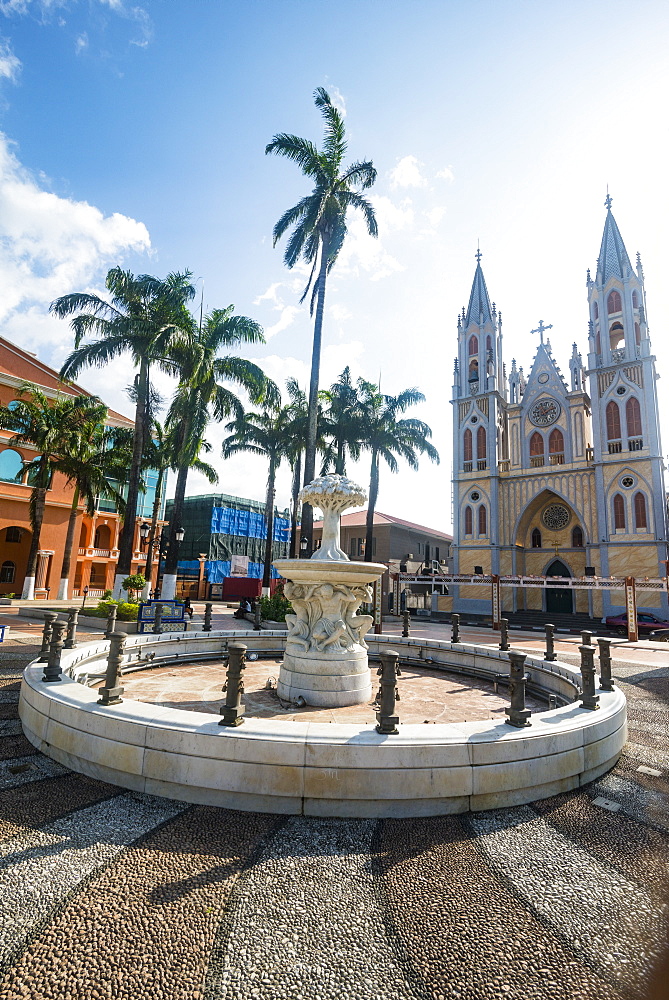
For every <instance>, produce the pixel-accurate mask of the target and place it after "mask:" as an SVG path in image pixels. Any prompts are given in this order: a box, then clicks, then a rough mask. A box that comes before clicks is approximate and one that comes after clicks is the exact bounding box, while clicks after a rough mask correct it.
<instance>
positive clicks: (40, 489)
mask: <svg viewBox="0 0 669 1000" xmlns="http://www.w3.org/2000/svg"><path fill="white" fill-rule="evenodd" d="M18 393H19V395H20V396H26V397H27V398H26V399H19V400H15V401H14V402H13V403H12V404H11V408H10V407H8V406H2V407H0V427H2V428H4V429H5V430H10V431H12V432H13V435H12V437H11V438H10V441H9V443H10V445H12V446H14V447H18V448H21V447H23V448H26V447H27V448H30V449H34V450H35V451H36V452H37V456H36V457H35V458H34V459H33V460H32V461H30V462H26V461H25V460H24V465H23V469H22V471H21V473H20V474H19V476H18V477H17V478H21V479H22V478H23V476H24V475H25V474H26V473H27V476H28V483H29V484H30V486H31V487H32V490H31V494H30V508H29V514H30V527H31V530H32V538H31V541H30V550H29V552H28V564H27V567H26V575H25V581H24V584H23V593H22V595H21V596H22V597H23V598H24V599H26V600H32V599H33V597H34V596H35V572H36V569H37V553H38V551H39V546H40V534H41V531H42V522H43V520H44V509H45V506H46V494H47V491H48V489H49V487H50V485H51V479H52V476H53V474H54V472H55V470H56V467H57V461H58V458H59V456H62V455H66V454H68V453H69V452H71V451H74V450H76V448H77V444H78V441H79V438H80V436H81V434H83V433H84V431H85V429H86V428H87V427H88V426H90V421H91V419H92V414H93V413H95V412H98V413H99V412H101V409H100V408H102V409H104V407H103V404H102V403H101V401H100V400H99V399H96V398H95V397H90V396H69V395H62V396H57V397H56V398H55V399H49V398H48V397H47V396H46V394H45V393H44V392H43V391H42V389H40V388H39V387H38V386H36V385H33V383H31V382H23V383H21V385H20V386H19V390H18Z"/></svg>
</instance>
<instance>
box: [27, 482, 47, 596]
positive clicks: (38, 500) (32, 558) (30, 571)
mask: <svg viewBox="0 0 669 1000" xmlns="http://www.w3.org/2000/svg"><path fill="white" fill-rule="evenodd" d="M38 476H39V477H40V479H41V477H42V469H41V468H40V471H39V472H38ZM45 506H46V486H41V487H39V488H37V489H36V490H35V502H34V505H33V516H32V517H31V519H30V520H31V524H30V527H31V528H32V532H33V536H32V538H31V540H30V551H29V552H28V565H27V566H26V575H25V579H24V581H23V592H22V594H21V597H22V599H23V600H24V601H32V600H34V597H35V574H36V570H37V553H38V552H39V541H40V533H41V531H42V521H43V520H44V508H45Z"/></svg>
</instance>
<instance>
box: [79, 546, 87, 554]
mask: <svg viewBox="0 0 669 1000" xmlns="http://www.w3.org/2000/svg"><path fill="white" fill-rule="evenodd" d="M79 555H80V556H85V555H86V549H85V548H84V549H82V548H80V549H79Z"/></svg>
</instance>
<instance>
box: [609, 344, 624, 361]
mask: <svg viewBox="0 0 669 1000" xmlns="http://www.w3.org/2000/svg"><path fill="white" fill-rule="evenodd" d="M611 357H612V358H613V360H614V361H624V360H625V348H624V347H616V348H615V349H614V350H613V351H611Z"/></svg>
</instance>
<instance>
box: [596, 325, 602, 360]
mask: <svg viewBox="0 0 669 1000" xmlns="http://www.w3.org/2000/svg"><path fill="white" fill-rule="evenodd" d="M595 351H596V352H597V354H601V353H602V335H601V333H600V332H599V330H598V331H597V333H596V334H595Z"/></svg>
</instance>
